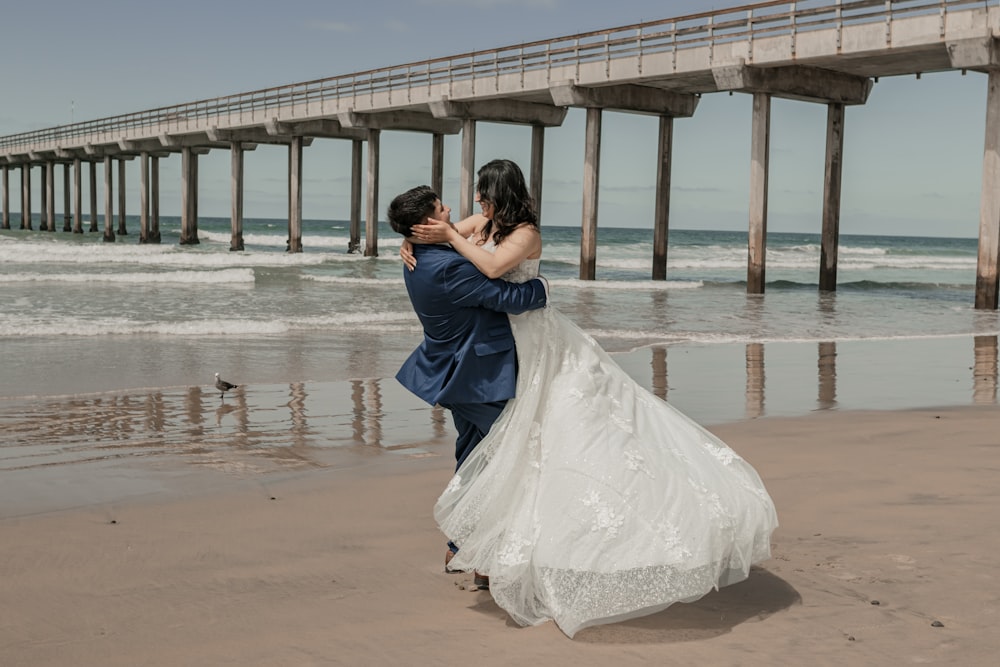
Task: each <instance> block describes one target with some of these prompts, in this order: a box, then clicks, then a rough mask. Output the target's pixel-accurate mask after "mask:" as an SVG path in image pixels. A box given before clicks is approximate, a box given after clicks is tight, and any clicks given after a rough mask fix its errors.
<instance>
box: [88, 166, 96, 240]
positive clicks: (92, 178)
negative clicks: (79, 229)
mask: <svg viewBox="0 0 1000 667" xmlns="http://www.w3.org/2000/svg"><path fill="white" fill-rule="evenodd" d="M89 163H90V231H92V232H96V231H98V227H97V163H96V162H94V161H93V160H90V161H89Z"/></svg>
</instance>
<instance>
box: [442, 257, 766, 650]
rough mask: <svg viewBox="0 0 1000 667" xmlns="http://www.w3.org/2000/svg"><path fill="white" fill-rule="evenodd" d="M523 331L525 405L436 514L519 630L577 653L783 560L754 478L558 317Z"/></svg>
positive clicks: (518, 322)
mask: <svg viewBox="0 0 1000 667" xmlns="http://www.w3.org/2000/svg"><path fill="white" fill-rule="evenodd" d="M538 265H539V260H537V259H535V260H526V261H524V262H522V263H521V264H520V265H519V266H517V267H516V268H515V269H513V270H512V271H511V272H510V273H508V274H507V275H506V276H504V278H505V279H506V280H511V281H516V282H523V281H525V280H529V279H531V278H533V277H534V276H536V275H537V273H538ZM510 321H511V324H512V327H513V330H514V338H515V341H516V344H517V357H518V365H519V368H518V381H517V398H516V399H514V400H512V401H510V402H509V403H508V404H507V407H506V409H505V410H504V411H503V413H502V414H501V415H500V417H499V419H498V420H497V421H496V423H495V424H494V426H493V428H492V430H491V431H490V432H489V434H488V435H487V436H486V438H485V439H484V440H483V441H482V442H481V443H480V444H479V445H478V446H477V447H476V449H475V450H474V451H473V452H472V453H471V454H470V455H469V457H468V459H467V460H466V461H465V462H464V463H463V465H462V466H461V468H460V469H459V470H458V471H457V472H456V473H455V476H454V477H453V478H452V480H451V482H450V483H449V484H448V486H447V488H446V489H445V490H444V492H443V493H442V495H441V497H440V498H439V499H438V502H437V505H436V506H435V508H434V515H435V518H436V519H437V521H438V524H439V525H440V527H441V530H442V531H443V532H444V534H445V535H446V536H447V537H448V538H449V539H450V540H452V541H453V542H454V543H455V544H457V545H458V546H459V551H458V553H457V554H456V555H455V557H454V559H453V560H452V561H451V567H453V568H457V569H463V570H467V571H471V570H476V571H478V572H480V573H483V574H487V575H489V577H490V592H491V593H492V595H493V598H494V600H496V603H497V604H498V605H500V606H501V607H502V608H503V609H504V610H506V611H507V612H508V613H509V614H510V615H511V617H513V618H514V620H515V621H517V622H518V623H519V624H521V625H537V624H539V623H543V622H545V621H547V620H550V619H551V620H554V621H555V622H556V623H557V624H558V626H559V628H560V629H561V630H562V631H563V632H564V633H566V634H567V635H568V636H570V637H572V636H573V635H574V634H575V633H576V632H578V631H579V630H581V629H582V628H585V627H588V626H591V625H597V624H600V623H612V622H616V621H621V620H625V619H629V618H635V617H637V616H643V615H646V614H651V613H654V612H657V611H660V610H662V609H664V608H666V607H668V606H669V605H671V604H673V603H675V602H690V601H694V600H696V599H698V598H700V597H702V596H703V595H705V594H706V593H708V592H709V591H711V590H712V589H714V588H718V587H721V586H725V585H728V584H732V583H735V582H738V581H741V580H743V579H745V578H746V577H747V576H748V573H749V570H750V566H751V565H752V564H754V563H758V562H760V561H763V560H766V559H767V558H769V557H770V537H771V533H772V531H773V530H774V529H775V528H776V527H777V525H778V521H777V517H776V514H775V510H774V504H773V503H772V501H771V498H770V496H769V495H768V493H767V491H766V490H765V488H764V485H763V483H762V482H761V480H760V477H759V476H758V475H757V473H756V471H755V470H754V469H753V467H751V466H750V464H749V463H747V462H746V461H744V460H743V459H742V458H741V457H740V456H739V455H738V454H736V453H735V452H734V451H733V450H732V449H730V448H729V447H728V446H726V444H725V443H723V442H722V441H721V440H719V439H718V438H717V437H715V436H714V435H712V434H711V433H709V432H708V431H707V430H705V429H704V428H702V427H701V426H699V425H698V424H696V423H695V422H693V421H692V420H690V419H688V418H687V417H686V416H684V415H683V414H682V413H680V412H679V411H678V410H676V409H675V408H674V407H673V406H671V405H670V404H669V403H666V402H665V401H663V400H661V399H659V398H657V397H656V396H654V395H652V394H651V393H649V392H648V391H646V390H645V389H643V388H642V387H641V386H640V385H639V384H638V383H636V382H635V381H634V380H632V379H631V378H630V377H629V376H628V374H626V373H625V371H624V370H622V369H621V367H619V366H618V365H617V364H616V363H615V362H614V360H612V359H611V357H610V356H609V355H608V354H607V353H606V352H604V350H602V349H601V347H600V346H599V345H598V344H597V343H596V341H594V339H593V338H591V337H590V336H589V335H587V334H586V333H585V332H583V331H582V330H581V329H579V328H578V327H577V326H576V325H574V324H573V323H572V322H571V321H570V320H569V319H568V318H566V317H565V316H564V315H562V314H561V313H559V312H558V311H557V310H555V309H554V308H552V307H547V308H543V309H541V310H536V311H532V312H528V313H525V314H523V315H512V316H511V318H510Z"/></svg>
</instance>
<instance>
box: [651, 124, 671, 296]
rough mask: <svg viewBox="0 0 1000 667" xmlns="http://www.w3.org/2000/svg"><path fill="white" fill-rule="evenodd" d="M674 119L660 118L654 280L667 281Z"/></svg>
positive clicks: (657, 155) (654, 232) (657, 153)
mask: <svg viewBox="0 0 1000 667" xmlns="http://www.w3.org/2000/svg"><path fill="white" fill-rule="evenodd" d="M673 144H674V119H673V117H672V116H660V131H659V139H658V141H657V149H656V203H655V205H654V206H655V210H654V211H653V276H652V277H653V280H666V279H667V241H668V237H669V230H670V162H671V153H672V152H673Z"/></svg>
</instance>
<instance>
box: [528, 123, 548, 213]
mask: <svg viewBox="0 0 1000 667" xmlns="http://www.w3.org/2000/svg"><path fill="white" fill-rule="evenodd" d="M544 161H545V126H544V125H532V126H531V164H530V175H529V177H528V178H529V181H530V183H529V185H528V188H529V192H530V193H531V198H532V199H533V200H534V201H535V215H536V216H538V224H541V222H542V171H543V163H544Z"/></svg>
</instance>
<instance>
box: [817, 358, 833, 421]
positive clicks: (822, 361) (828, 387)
mask: <svg viewBox="0 0 1000 667" xmlns="http://www.w3.org/2000/svg"><path fill="white" fill-rule="evenodd" d="M818 357H819V361H818V363H817V366H818V367H819V398H818V399H817V401H816V404H817V405H818V406H819V408H820V409H821V410H826V409H829V408H833V407H836V406H837V343H835V342H832V341H831V342H827V343H820V344H819V353H818Z"/></svg>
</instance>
